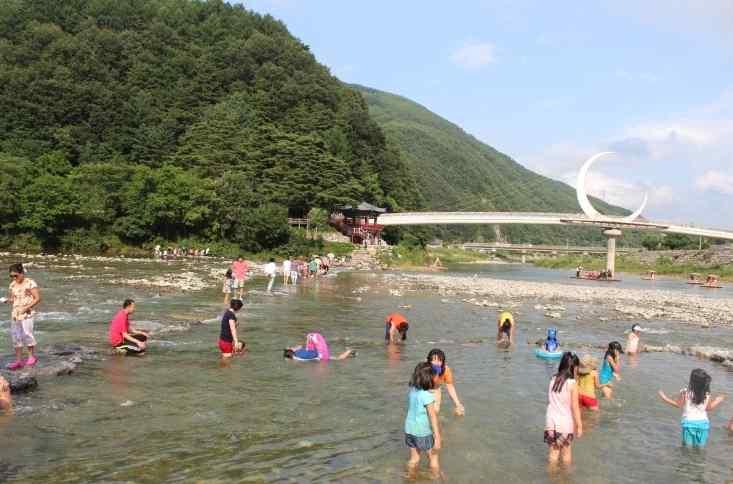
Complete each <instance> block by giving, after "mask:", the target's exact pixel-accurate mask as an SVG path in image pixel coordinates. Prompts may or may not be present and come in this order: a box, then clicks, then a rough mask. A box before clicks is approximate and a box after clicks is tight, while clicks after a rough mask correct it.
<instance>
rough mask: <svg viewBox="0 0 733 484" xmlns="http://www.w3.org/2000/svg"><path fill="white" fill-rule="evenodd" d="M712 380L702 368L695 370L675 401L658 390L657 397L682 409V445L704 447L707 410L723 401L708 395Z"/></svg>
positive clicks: (720, 397)
mask: <svg viewBox="0 0 733 484" xmlns="http://www.w3.org/2000/svg"><path fill="white" fill-rule="evenodd" d="M711 381H712V378H711V377H710V375H708V373H707V372H706V371H705V370H703V369H702V368H696V369H694V370H692V373H690V383H689V385H687V388H683V389H682V390H680V393H679V395H678V396H677V400H672V399H671V398H669V397H668V396H667V395H665V394H664V392H663V391H662V390H659V397H660V398H661V399H662V400H664V401H665V402H667V403H668V404H670V405H672V406H673V407H677V408H681V409H682V445H691V446H693V447H704V446H705V443H706V442H707V440H708V433H709V432H710V420H709V419H708V410H713V409H715V407H717V406H718V405H720V403H721V402H722V401H723V400H724V399H725V396H723V395H718V396H717V397H715V398H712V396H711V395H710V382H711Z"/></svg>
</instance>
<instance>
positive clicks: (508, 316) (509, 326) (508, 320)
mask: <svg viewBox="0 0 733 484" xmlns="http://www.w3.org/2000/svg"><path fill="white" fill-rule="evenodd" d="M496 341H497V342H498V343H501V342H508V343H509V344H512V343H514V316H512V313H510V312H509V311H503V312H502V313H501V314H500V315H499V324H498V330H497V333H496Z"/></svg>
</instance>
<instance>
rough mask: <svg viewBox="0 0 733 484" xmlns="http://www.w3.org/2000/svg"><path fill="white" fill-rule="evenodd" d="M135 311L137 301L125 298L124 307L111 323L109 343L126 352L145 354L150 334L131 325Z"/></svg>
mask: <svg viewBox="0 0 733 484" xmlns="http://www.w3.org/2000/svg"><path fill="white" fill-rule="evenodd" d="M134 312H135V301H133V300H132V299H125V301H124V302H123V303H122V309H120V310H119V311H117V314H115V316H114V317H113V318H112V321H110V323H109V344H110V345H112V347H113V348H114V349H115V350H117V351H119V352H121V353H125V354H128V355H129V354H137V355H140V354H143V353H145V347H146V346H147V341H148V338H149V337H150V335H149V334H148V333H147V332H145V331H141V330H136V329H134V328H132V327H131V326H130V315H131V314H132V313H134Z"/></svg>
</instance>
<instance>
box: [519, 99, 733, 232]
mask: <svg viewBox="0 0 733 484" xmlns="http://www.w3.org/2000/svg"><path fill="white" fill-rule="evenodd" d="M607 150H610V151H615V152H617V153H618V156H617V157H616V158H615V160H614V159H612V158H609V159H608V160H606V159H605V158H604V160H603V162H602V163H599V165H598V166H597V167H594V169H593V170H591V172H590V173H589V175H588V185H589V192H590V193H591V194H593V195H595V196H598V197H599V198H602V199H604V200H606V201H608V202H610V203H613V204H617V205H621V206H623V207H626V208H630V209H634V208H635V207H636V206H638V204H639V203H640V201H641V194H642V193H643V191H644V190H645V189H646V190H648V191H649V209H650V210H649V211H650V212H651V216H653V217H655V218H656V217H660V216H661V217H663V218H670V219H679V218H680V217H684V221H685V223H687V222H689V221H690V220H696V221H699V222H700V223H708V224H713V225H720V224H721V223H722V222H721V219H722V217H724V213H725V211H724V210H723V211H715V210H712V211H711V210H710V207H713V206H717V207H721V206H723V205H721V204H726V203H729V202H728V200H730V196H731V195H733V155H732V154H733V90H731V89H728V90H725V91H723V92H722V94H721V95H720V96H719V97H718V98H717V99H715V100H714V101H713V102H710V103H707V104H704V105H701V106H698V107H696V108H694V109H690V110H689V111H688V112H686V113H682V114H679V115H677V116H670V117H669V118H667V119H650V120H646V121H642V122H638V123H633V124H628V125H627V126H625V127H622V128H621V129H620V130H619V131H618V132H617V133H616V134H615V135H612V136H608V137H606V138H605V139H603V138H601V139H597V140H593V142H588V143H577V142H561V143H555V144H552V145H550V146H548V147H546V148H544V149H543V150H541V151H540V152H539V153H532V154H530V155H527V156H519V157H518V159H519V160H521V161H522V162H523V163H525V164H526V165H527V167H528V168H530V169H533V170H535V171H538V172H539V173H542V174H543V175H546V176H549V177H551V178H555V179H558V180H561V181H565V182H567V183H570V184H571V185H574V184H575V177H576V175H577V170H578V168H579V167H580V166H581V164H582V163H583V161H585V160H586V159H588V157H589V156H591V155H593V154H594V153H598V152H600V151H607ZM619 162H620V163H622V164H623V165H621V167H619ZM614 164H615V165H616V167H615V169H614ZM620 168H621V169H620ZM609 170H610V171H611V172H613V175H609V174H608V173H609ZM626 173H629V174H631V176H636V177H642V178H644V182H645V183H640V182H635V181H633V180H630V181H626ZM698 174H702V175H699V176H698ZM696 190H697V191H696Z"/></svg>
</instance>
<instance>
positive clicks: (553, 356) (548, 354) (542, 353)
mask: <svg viewBox="0 0 733 484" xmlns="http://www.w3.org/2000/svg"><path fill="white" fill-rule="evenodd" d="M534 354H535V356H536V357H537V358H542V359H544V360H558V359H560V358H562V354H563V352H562V351H547V350H546V349H544V348H535V350H534Z"/></svg>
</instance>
